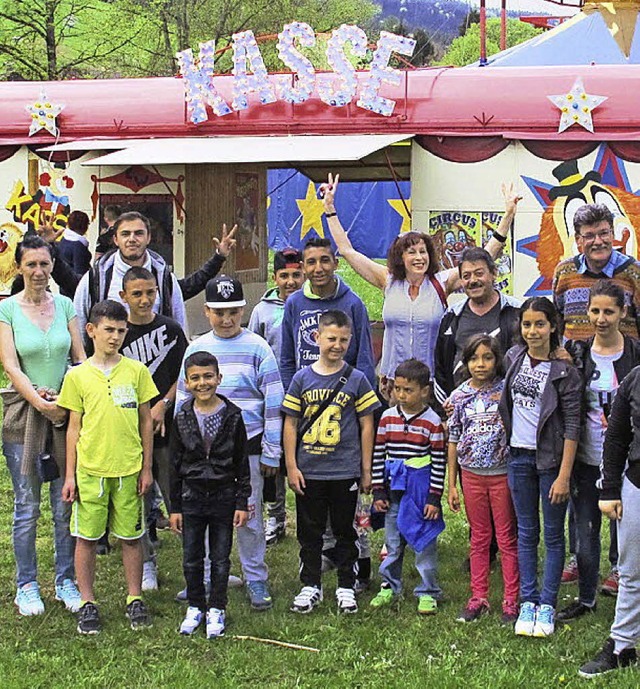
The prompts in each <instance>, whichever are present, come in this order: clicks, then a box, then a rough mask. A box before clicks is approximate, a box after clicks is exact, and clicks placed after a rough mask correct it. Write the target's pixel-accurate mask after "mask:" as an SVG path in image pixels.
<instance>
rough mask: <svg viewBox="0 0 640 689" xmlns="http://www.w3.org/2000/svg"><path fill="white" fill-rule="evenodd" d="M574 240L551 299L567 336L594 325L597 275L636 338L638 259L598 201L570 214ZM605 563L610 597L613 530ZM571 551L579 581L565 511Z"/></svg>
mask: <svg viewBox="0 0 640 689" xmlns="http://www.w3.org/2000/svg"><path fill="white" fill-rule="evenodd" d="M573 229H574V233H575V238H576V244H577V245H578V249H579V250H580V252H581V253H579V254H577V255H576V256H572V257H571V258H566V259H564V260H563V261H560V263H559V264H558V266H557V267H556V270H555V274H554V276H553V301H554V303H555V305H556V306H557V307H558V311H559V312H560V316H561V319H562V326H563V329H564V332H563V334H564V339H565V340H588V339H589V338H590V337H593V334H594V333H593V328H592V326H591V324H590V322H589V317H588V316H587V307H588V303H589V290H590V289H591V287H592V286H593V285H594V284H595V283H596V282H597V281H598V280H601V279H606V280H611V281H612V282H614V283H616V284H617V285H619V286H620V287H621V288H622V290H623V291H624V296H625V303H626V304H627V313H626V315H625V317H624V318H623V319H622V321H621V322H620V332H621V333H622V334H623V335H628V336H629V337H633V338H638V335H639V334H640V327H639V321H638V319H639V318H640V263H639V262H638V261H636V259H635V258H633V257H632V256H625V255H624V254H622V253H620V252H619V251H614V250H613V238H614V237H613V214H612V213H611V211H610V210H609V208H607V206H605V205H604V204H601V203H596V204H585V205H584V206H580V208H578V209H577V211H576V213H575V215H574V216H573ZM610 533H611V544H610V548H609V562H610V563H611V572H610V574H609V575H608V576H607V577H606V578H605V580H604V581H603V583H602V589H601V590H602V591H603V593H606V594H608V595H613V596H615V595H617V593H618V570H617V561H618V548H617V546H618V544H617V533H616V530H615V528H612V529H611V531H610ZM569 550H570V552H571V554H572V556H571V558H570V559H569V561H568V562H567V564H566V565H565V568H564V571H563V573H562V582H563V583H569V582H572V581H576V580H577V579H578V565H577V561H576V557H575V555H574V553H575V552H576V542H575V522H574V518H573V511H572V509H571V507H570V509H569Z"/></svg>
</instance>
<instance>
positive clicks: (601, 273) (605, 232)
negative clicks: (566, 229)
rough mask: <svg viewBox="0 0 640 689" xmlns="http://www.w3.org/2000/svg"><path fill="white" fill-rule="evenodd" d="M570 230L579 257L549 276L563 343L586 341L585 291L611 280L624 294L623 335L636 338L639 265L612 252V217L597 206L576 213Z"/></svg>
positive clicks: (590, 333) (639, 331) (589, 328)
mask: <svg viewBox="0 0 640 689" xmlns="http://www.w3.org/2000/svg"><path fill="white" fill-rule="evenodd" d="M573 229H574V232H575V237H576V243H577V245H578V249H579V250H580V253H579V254H577V255H576V256H572V257H571V258H566V259H564V260H563V261H561V262H560V263H559V264H558V266H557V267H556V271H555V275H554V276H553V301H554V302H555V304H556V306H557V307H558V311H560V315H561V316H562V322H563V327H564V332H563V335H564V339H565V340H588V339H589V338H590V337H592V336H593V328H592V326H591V324H590V323H589V318H588V316H587V304H588V300H589V290H590V289H591V287H592V285H593V284H594V283H595V282H597V281H598V280H602V279H603V278H604V279H608V280H612V281H613V282H615V283H616V284H618V285H620V287H621V288H622V289H623V290H624V294H625V302H626V304H627V314H626V316H625V317H624V318H623V320H622V321H621V323H620V331H621V332H622V333H623V334H624V335H628V336H630V337H634V338H638V336H639V334H640V327H639V320H638V319H639V314H640V263H638V261H636V259H635V258H633V257H632V256H625V255H624V254H622V253H620V252H619V251H614V250H613V215H612V213H611V211H610V210H609V209H608V208H607V206H605V205H603V204H601V203H594V204H586V205H584V206H581V207H580V208H578V210H577V211H576V214H575V215H574V217H573Z"/></svg>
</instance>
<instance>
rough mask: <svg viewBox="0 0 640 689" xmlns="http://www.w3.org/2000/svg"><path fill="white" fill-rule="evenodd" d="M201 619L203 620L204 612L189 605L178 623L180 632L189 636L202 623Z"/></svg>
mask: <svg viewBox="0 0 640 689" xmlns="http://www.w3.org/2000/svg"><path fill="white" fill-rule="evenodd" d="M202 620H204V612H202V610H200V608H194V607H193V606H192V605H190V606H189V607H188V608H187V613H186V615H185V616H184V620H182V624H181V625H180V634H184V635H185V636H190V635H191V634H193V633H194V632H195V631H196V629H197V628H198V627H199V626H200V625H201V624H202Z"/></svg>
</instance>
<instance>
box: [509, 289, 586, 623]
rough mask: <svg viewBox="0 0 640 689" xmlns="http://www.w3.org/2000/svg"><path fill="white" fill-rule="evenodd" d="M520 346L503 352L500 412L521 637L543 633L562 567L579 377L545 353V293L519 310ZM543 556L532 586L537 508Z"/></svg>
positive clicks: (548, 329) (548, 337)
mask: <svg viewBox="0 0 640 689" xmlns="http://www.w3.org/2000/svg"><path fill="white" fill-rule="evenodd" d="M520 334H521V337H522V344H519V345H516V346H515V347H512V348H511V349H510V350H509V351H508V352H507V354H506V356H505V367H506V368H507V375H506V377H505V381H504V390H503V392H502V398H501V400H500V415H501V416H502V420H503V422H504V426H505V430H506V434H507V439H508V440H509V444H510V446H511V453H510V458H509V463H508V469H507V475H508V478H509V488H510V489H511V497H512V498H513V504H514V507H515V511H516V516H517V519H518V563H519V569H520V598H521V601H522V605H521V607H520V615H519V616H518V620H517V621H516V625H515V632H516V634H519V635H521V636H548V635H550V634H553V632H554V629H555V607H556V603H557V599H558V589H559V587H560V578H561V576H562V567H563V565H564V547H565V544H564V518H565V513H566V511H567V500H568V499H569V480H570V477H571V470H572V468H573V462H574V459H575V454H576V448H577V443H578V437H579V434H580V400H581V393H582V381H581V378H580V374H579V373H578V371H577V370H576V368H575V367H574V366H572V365H571V364H569V363H567V362H566V361H562V360H559V359H551V358H550V353H551V352H553V351H554V350H555V349H556V348H557V347H558V346H559V344H560V338H559V334H558V312H557V310H556V307H555V306H554V305H553V304H552V303H551V302H550V301H549V300H548V299H546V298H544V297H532V298H531V299H528V300H527V301H526V302H525V303H524V304H523V305H522V307H521V309H520ZM540 502H542V514H543V518H544V543H545V561H544V576H543V581H542V590H541V591H540V590H539V588H538V580H537V566H538V544H539V540H540V513H539V510H540V506H539V503H540Z"/></svg>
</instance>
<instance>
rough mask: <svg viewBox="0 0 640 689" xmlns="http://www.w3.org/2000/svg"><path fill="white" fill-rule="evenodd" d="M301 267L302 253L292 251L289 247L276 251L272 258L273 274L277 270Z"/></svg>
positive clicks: (296, 250)
mask: <svg viewBox="0 0 640 689" xmlns="http://www.w3.org/2000/svg"><path fill="white" fill-rule="evenodd" d="M301 265H302V252H301V251H298V249H292V248H291V247H289V248H287V249H282V251H276V253H275V255H274V257H273V272H274V273H277V272H278V271H279V270H283V269H284V268H293V267H297V268H299V267H300V266H301Z"/></svg>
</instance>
